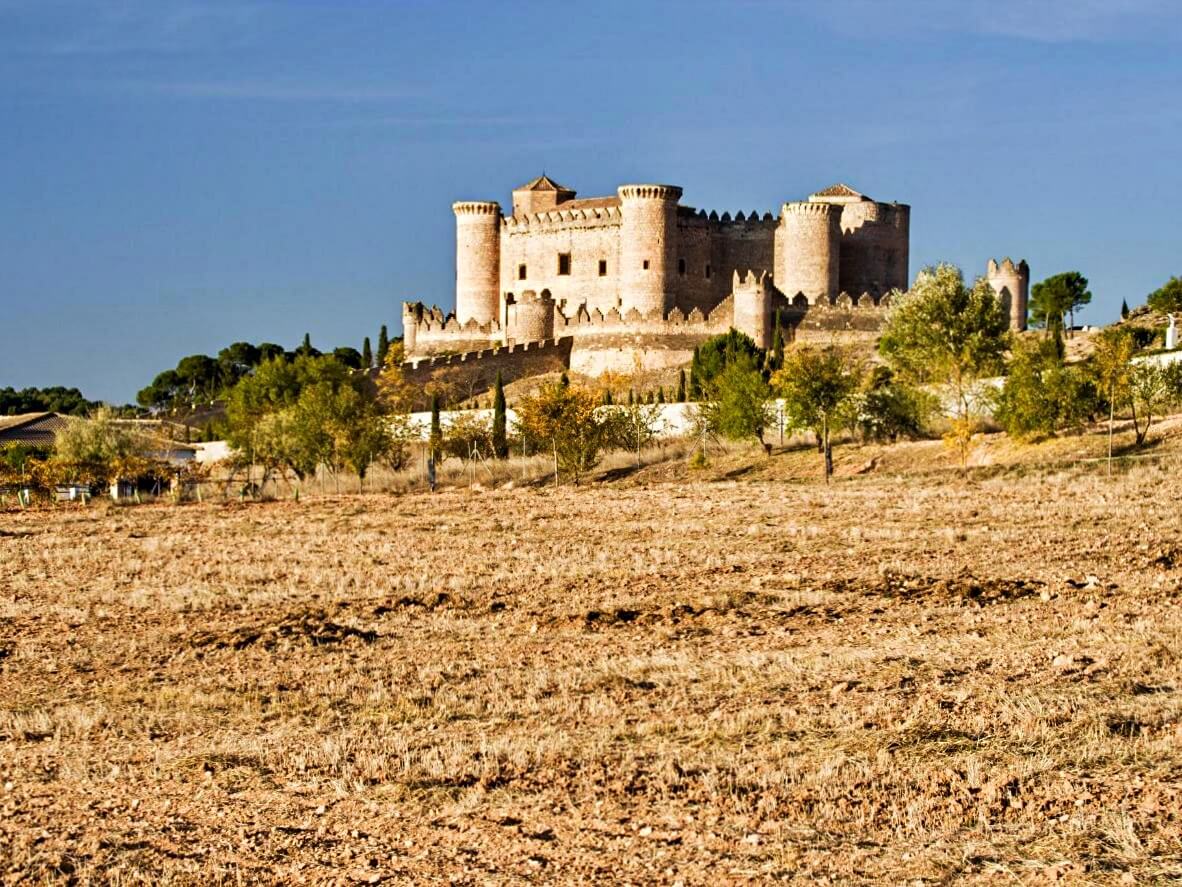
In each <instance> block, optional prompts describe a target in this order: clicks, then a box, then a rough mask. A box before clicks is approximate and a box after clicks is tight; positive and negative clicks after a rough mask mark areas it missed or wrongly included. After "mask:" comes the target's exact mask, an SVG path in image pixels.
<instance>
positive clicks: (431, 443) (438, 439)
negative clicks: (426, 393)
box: [427, 394, 443, 462]
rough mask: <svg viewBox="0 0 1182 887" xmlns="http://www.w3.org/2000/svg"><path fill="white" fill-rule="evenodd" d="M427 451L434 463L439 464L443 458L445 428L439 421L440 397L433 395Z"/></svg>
mask: <svg viewBox="0 0 1182 887" xmlns="http://www.w3.org/2000/svg"><path fill="white" fill-rule="evenodd" d="M427 451H428V453H429V454H430V458H431V460H432V461H435V462H438V461H439V460H440V459H442V458H443V426H442V425H441V424H440V419H439V395H438V394H432V395H431V436H430V439H429V440H428V443H427Z"/></svg>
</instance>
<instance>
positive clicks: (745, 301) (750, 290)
mask: <svg viewBox="0 0 1182 887" xmlns="http://www.w3.org/2000/svg"><path fill="white" fill-rule="evenodd" d="M767 284H768V280H767V272H766V271H763V272H760V274H759V275H758V276H756V274H755V272H754V271H748V272H747V274H746V276H742V275H740V274H739V272H738V271H736V272H735V273H734V276H733V277H732V280H731V292H732V293H733V294H734V306H735V307H734V310H735V313H734V320H733V321H732V323H731V326H733V327H734V328H735V329H737V330H738V331H739V332H741V333H746V334H747V335H749V336H750V337H751V338H752V339H753V340H754V341H755V344H756V345H758V346H759V347H760V348H765V349H766V348H771V347H772V295H771V291H770V290H769V289H768V285H767Z"/></svg>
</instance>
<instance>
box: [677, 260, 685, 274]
mask: <svg viewBox="0 0 1182 887" xmlns="http://www.w3.org/2000/svg"><path fill="white" fill-rule="evenodd" d="M677 273H678V274H680V275H681V276H682V277H685V259H678V260H677Z"/></svg>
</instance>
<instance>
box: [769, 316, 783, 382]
mask: <svg viewBox="0 0 1182 887" xmlns="http://www.w3.org/2000/svg"><path fill="white" fill-rule="evenodd" d="M767 366H768V370H769V371H771V372H773V373H774V372H775V371H776V370H778V369H780V368H782V367H783V366H784V328H783V326H782V325H781V324H780V312H779V311H777V312H776V321H775V326H774V327H773V329H772V349H771V351H770V352H769V354H768V359H767Z"/></svg>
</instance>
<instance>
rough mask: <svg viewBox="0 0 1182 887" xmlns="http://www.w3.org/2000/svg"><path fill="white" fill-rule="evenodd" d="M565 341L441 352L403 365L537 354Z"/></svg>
mask: <svg viewBox="0 0 1182 887" xmlns="http://www.w3.org/2000/svg"><path fill="white" fill-rule="evenodd" d="M563 347H564V346H563V343H561V342H560V341H559V340H558V339H545V340H542V341H538V342H521V343H513V344H510V345H498V346H495V347H492V348H481V349H478V350H476V351H463V352H458V353H454V354H440V355H436V356H434V357H421V358H418V359H412V360H408V361H405V362H404V363H403V366H405V367H409V368H410V369H412V370H419V369H438V368H440V367H450V366H459V365H461V364H467V363H475V362H476V361H478V360H485V359H488V358H490V357H495V356H498V355H505V354H524V353H526V352H529V353H531V354H537V353H539V352H544V351H548V350H549V351H555V350H561V349H562V348H563Z"/></svg>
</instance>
